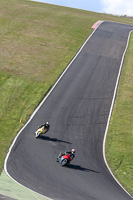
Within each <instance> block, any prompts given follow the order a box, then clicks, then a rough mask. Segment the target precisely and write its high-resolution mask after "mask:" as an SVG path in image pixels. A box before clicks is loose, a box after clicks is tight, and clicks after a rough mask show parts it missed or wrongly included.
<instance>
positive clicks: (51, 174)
mask: <svg viewBox="0 0 133 200" xmlns="http://www.w3.org/2000/svg"><path fill="white" fill-rule="evenodd" d="M131 30H133V27H132V26H129V25H124V24H118V23H113V22H104V23H102V24H101V25H100V26H99V27H98V29H97V30H96V31H95V32H94V33H93V35H92V36H91V37H90V39H89V40H88V41H87V43H86V45H85V46H84V48H83V49H82V51H81V52H80V53H79V54H78V56H77V57H76V59H75V60H74V61H73V62H72V64H71V66H70V67H69V68H68V70H67V71H66V73H65V74H64V76H63V77H62V78H61V80H60V81H59V83H58V84H57V85H56V87H55V88H54V90H53V91H52V92H51V94H50V95H49V96H48V98H47V99H46V101H45V102H44V103H43V105H42V106H41V107H40V109H39V110H38V112H37V113H36V114H35V116H34V117H33V118H32V120H31V121H30V122H29V123H28V125H27V126H26V127H25V128H24V130H23V131H22V133H21V134H20V135H19V137H18V138H17V140H16V142H15V145H14V146H13V148H12V151H11V153H10V154H9V157H8V159H7V164H6V169H7V171H8V173H9V174H10V176H11V177H13V178H14V179H15V180H16V181H18V182H19V183H21V184H23V185H24V186H26V187H28V188H30V189H32V190H34V191H36V192H38V193H40V194H42V195H45V196H47V197H50V198H52V199H58V200H68V199H69V200H131V199H132V198H131V197H130V196H129V195H128V194H127V193H126V192H125V191H124V190H123V189H122V188H121V187H120V186H119V185H118V184H117V182H116V181H115V180H114V179H113V177H112V176H111V174H110V172H109V171H108V169H107V167H106V165H105V163H104V159H103V152H102V151H103V149H102V148H103V138H104V134H105V129H106V124H107V120H108V115H109V111H110V107H111V102H112V98H113V93H114V88H115V85H116V79H117V76H118V72H119V68H120V64H121V59H122V56H123V53H124V51H125V48H126V44H127V39H128V35H129V32H130V31H131ZM70 42H71V41H70ZM45 121H49V122H50V124H51V129H50V131H49V133H48V134H47V136H45V137H42V138H40V139H36V138H35V136H34V132H35V129H36V127H37V126H38V125H40V124H42V123H44V122H45ZM71 148H75V149H76V157H75V159H74V160H73V161H72V162H71V164H70V165H69V166H68V167H61V166H60V165H59V163H57V162H56V157H57V156H58V154H59V152H60V151H63V150H70V149H71Z"/></svg>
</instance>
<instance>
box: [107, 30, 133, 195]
mask: <svg viewBox="0 0 133 200" xmlns="http://www.w3.org/2000/svg"><path fill="white" fill-rule="evenodd" d="M131 32H132V31H130V32H129V35H128V40H127V45H126V48H125V51H124V53H123V56H122V60H121V65H120V69H119V73H118V76H117V81H116V85H115V90H114V95H113V99H112V104H111V108H110V112H109V116H108V121H107V126H106V130H105V135H104V140H103V157H104V162H105V164H106V166H107V168H108V170H109V172H110V173H111V175H112V176H113V178H114V179H115V180H116V182H117V183H118V184H119V185H120V186H121V188H122V189H123V190H124V191H125V192H126V193H127V194H128V195H129V196H130V197H131V198H133V197H132V196H131V195H130V194H129V192H127V191H126V189H125V188H124V187H123V186H122V185H121V184H120V183H119V181H118V180H117V179H116V177H115V176H114V174H113V173H112V171H111V169H110V167H109V165H108V163H107V160H106V155H105V143H106V137H107V132H108V128H109V122H110V119H111V115H112V111H113V107H114V103H115V98H116V93H117V89H118V84H119V79H120V75H121V71H122V68H123V64H124V57H125V54H126V51H127V48H128V44H129V39H130V35H131Z"/></svg>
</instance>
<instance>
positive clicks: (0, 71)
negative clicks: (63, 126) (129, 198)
mask: <svg viewBox="0 0 133 200" xmlns="http://www.w3.org/2000/svg"><path fill="white" fill-rule="evenodd" d="M98 20H103V21H115V22H120V23H124V24H130V25H133V19H129V18H124V17H117V16H113V15H107V14H101V13H95V12H89V11H83V10H78V9H72V8H65V7H61V6H54V5H49V4H44V3H36V2H32V1H28V0H6V1H5V0H0V172H1V171H2V169H3V163H4V159H5V156H6V154H7V152H8V149H9V147H10V145H11V143H12V141H13V139H14V137H15V136H16V134H17V132H18V131H19V130H20V129H21V128H22V126H23V125H24V124H25V123H26V122H27V120H28V119H29V117H30V115H31V114H32V113H33V111H34V110H35V108H36V107H37V106H38V104H39V103H40V102H41V100H42V99H43V97H44V96H45V94H46V93H47V91H48V90H49V89H50V88H51V87H52V86H53V84H54V83H55V81H56V80H57V79H58V77H59V75H60V74H61V73H62V71H63V70H64V69H65V67H66V66H67V65H68V63H69V62H70V61H71V59H72V58H73V57H74V55H75V54H76V52H77V51H78V49H79V48H80V47H81V46H82V44H83V43H84V42H85V40H86V39H87V38H88V36H89V35H90V34H91V33H92V31H93V29H92V28H91V26H92V25H93V24H94V23H95V22H96V21H98ZM132 46H133V39H132V38H131V40H130V50H128V52H127V55H126V62H125V63H126V67H125V66H124V68H123V71H122V75H123V80H127V78H128V79H129V80H128V81H127V82H126V83H125V84H124V88H123V89H122V92H121V93H120V92H119V93H120V94H121V95H122V94H123V95H124V96H126V97H127V98H126V100H125V101H124V102H123V103H122V104H121V101H122V100H123V98H124V97H122V99H121V95H120V94H119V93H118V96H120V97H119V98H120V99H119V100H118V101H117V103H116V106H115V108H114V112H115V113H117V112H118V111H119V112H120V114H121V113H122V112H124V113H123V114H121V115H122V117H124V118H123V121H121V123H120V125H117V124H118V123H116V124H114V123H113V119H115V120H114V121H116V118H117V120H118V121H119V118H120V117H119V115H118V113H117V116H116V117H115V116H114V115H113V117H112V121H111V128H110V131H111V130H112V131H111V132H110V131H109V133H108V137H111V138H113V139H111V140H110V139H109V138H107V157H109V159H110V161H112V160H113V162H114V161H115V162H114V163H116V165H115V166H112V165H111V164H110V161H108V162H109V164H110V166H111V167H112V168H114V170H113V171H115V175H116V176H117V178H119V179H120V181H121V182H122V184H123V185H124V186H125V187H126V189H128V191H129V192H130V193H132V194H133V190H132V188H133V185H132V183H131V180H132V179H131V176H132V174H133V173H132V168H131V166H132V164H133V161H132V160H131V158H132V149H133V148H132V142H131V141H132V140H131V139H132V137H133V128H132V124H133V123H131V120H132V119H133V117H132V114H131V113H129V111H127V110H125V111H124V110H123V108H126V107H127V108H129V110H130V111H131V109H132V102H133V101H131V98H132V97H133V95H132V94H131V92H132V88H131V84H130V85H129V83H130V81H132V80H133V79H132V78H129V77H130V76H131V74H133V73H132V71H131V70H132V69H131V68H132V63H133V62H132V61H133V60H132V52H133V49H132ZM124 70H126V72H125V71H124ZM121 84H122V85H123V81H122V80H121V82H120V85H121ZM132 85H133V84H132ZM127 89H128V90H127ZM120 109H121V110H122V111H120ZM21 117H22V123H20V118H21ZM122 117H121V118H122ZM121 124H125V126H124V128H122V125H121ZM116 126H117V127H118V128H119V129H118V130H116V129H115V127H116ZM126 127H127V128H126ZM120 129H121V130H122V133H121V131H120ZM112 132H113V133H112ZM113 134H114V135H113ZM125 134H126V139H125V138H123V137H122V136H123V135H125ZM113 140H115V142H116V143H114V142H113ZM118 143H119V145H118ZM125 143H126V144H125ZM125 145H127V147H125V148H124V146H125ZM113 146H114V147H113ZM117 147H118V148H119V149H120V151H118V150H116V148H117ZM126 151H127V152H128V153H127V154H126ZM116 152H118V153H117V155H116ZM114 153H115V157H114ZM118 174H119V176H118ZM130 175H131V176H130ZM127 177H130V179H129V178H127Z"/></svg>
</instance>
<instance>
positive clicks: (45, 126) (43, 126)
mask: <svg viewBox="0 0 133 200" xmlns="http://www.w3.org/2000/svg"><path fill="white" fill-rule="evenodd" d="M39 128H43V129H44V133H46V132H48V131H49V129H50V124H49V123H48V122H45V123H44V124H42V125H41V126H39V127H38V129H39Z"/></svg>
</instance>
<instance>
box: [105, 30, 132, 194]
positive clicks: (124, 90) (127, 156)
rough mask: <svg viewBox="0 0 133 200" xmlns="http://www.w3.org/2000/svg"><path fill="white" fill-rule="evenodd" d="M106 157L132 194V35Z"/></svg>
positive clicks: (112, 120) (121, 181)
mask: <svg viewBox="0 0 133 200" xmlns="http://www.w3.org/2000/svg"><path fill="white" fill-rule="evenodd" d="M106 156H107V161H108V164H109V166H110V167H111V170H112V172H113V174H114V175H115V177H116V178H117V179H118V180H119V181H120V183H121V184H122V185H123V186H124V188H126V189H127V191H128V192H129V193H131V194H132V195H133V32H132V34H131V37H130V43H129V47H128V50H127V53H126V57H125V62H124V68H123V70H122V75H121V78H120V84H119V88H118V93H117V98H116V101H115V105H114V109H113V113H112V117H111V121H110V126H109V130H108V134H107V141H106Z"/></svg>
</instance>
